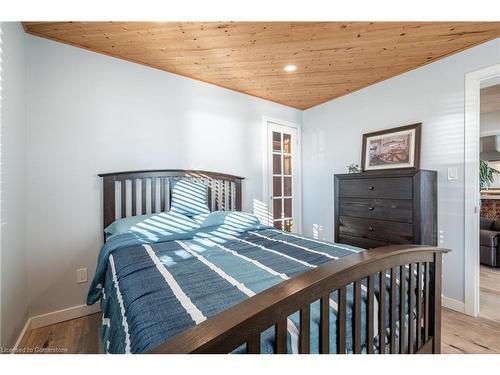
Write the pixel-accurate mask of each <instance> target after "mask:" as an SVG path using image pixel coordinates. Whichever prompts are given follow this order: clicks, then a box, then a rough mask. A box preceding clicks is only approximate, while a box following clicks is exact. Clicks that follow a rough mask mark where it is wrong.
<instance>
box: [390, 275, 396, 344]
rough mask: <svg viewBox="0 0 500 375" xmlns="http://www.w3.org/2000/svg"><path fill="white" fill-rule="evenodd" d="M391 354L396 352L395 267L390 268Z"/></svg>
mask: <svg viewBox="0 0 500 375" xmlns="http://www.w3.org/2000/svg"><path fill="white" fill-rule="evenodd" d="M390 298H391V343H390V344H391V354H395V353H396V268H395V267H392V268H391V291H390Z"/></svg>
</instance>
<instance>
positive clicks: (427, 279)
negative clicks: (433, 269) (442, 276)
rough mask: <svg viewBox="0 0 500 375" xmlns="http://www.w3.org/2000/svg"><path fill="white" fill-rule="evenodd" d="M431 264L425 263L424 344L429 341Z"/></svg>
mask: <svg viewBox="0 0 500 375" xmlns="http://www.w3.org/2000/svg"><path fill="white" fill-rule="evenodd" d="M429 268H430V266H429V262H425V286H424V294H425V297H424V298H425V299H424V305H425V312H424V342H427V341H428V340H429V309H430V307H429V300H430V297H429V296H430V288H431V282H430V272H429Z"/></svg>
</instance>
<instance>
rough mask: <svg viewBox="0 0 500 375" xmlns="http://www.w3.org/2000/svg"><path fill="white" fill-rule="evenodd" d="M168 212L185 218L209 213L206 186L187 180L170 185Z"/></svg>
mask: <svg viewBox="0 0 500 375" xmlns="http://www.w3.org/2000/svg"><path fill="white" fill-rule="evenodd" d="M170 212H176V213H178V214H183V215H186V216H194V215H200V214H208V213H210V209H209V208H208V188H207V186H206V185H205V184H202V183H199V182H194V181H188V180H179V181H174V182H173V184H172V198H171V202H170Z"/></svg>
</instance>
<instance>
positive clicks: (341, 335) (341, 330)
mask: <svg viewBox="0 0 500 375" xmlns="http://www.w3.org/2000/svg"><path fill="white" fill-rule="evenodd" d="M338 294H339V297H338V311H337V353H338V354H345V338H346V328H345V325H346V299H347V291H346V287H345V286H343V287H341V288H340V289H339V291H338Z"/></svg>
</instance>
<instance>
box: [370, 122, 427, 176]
mask: <svg viewBox="0 0 500 375" xmlns="http://www.w3.org/2000/svg"><path fill="white" fill-rule="evenodd" d="M421 132H422V123H418V124H412V125H406V126H400V127H397V128H392V129H386V130H381V131H377V132H373V133H367V134H363V152H362V155H361V166H362V169H363V170H364V171H374V170H383V169H402V168H418V167H419V165H420V137H421Z"/></svg>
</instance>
